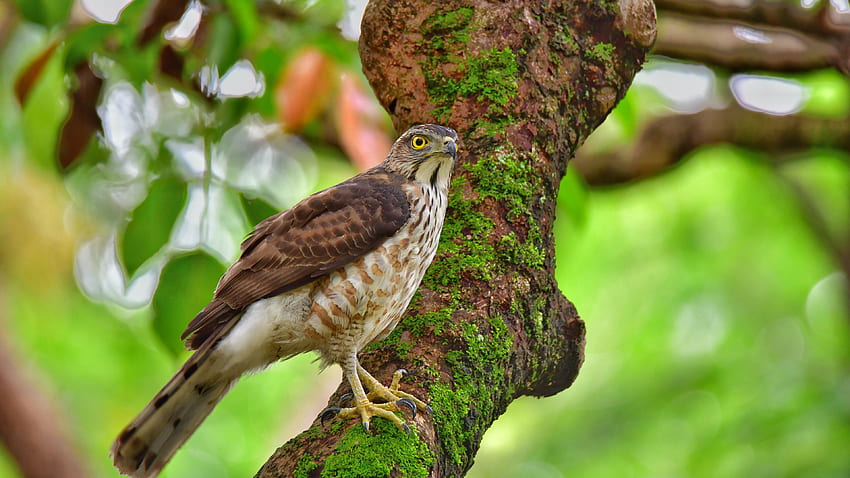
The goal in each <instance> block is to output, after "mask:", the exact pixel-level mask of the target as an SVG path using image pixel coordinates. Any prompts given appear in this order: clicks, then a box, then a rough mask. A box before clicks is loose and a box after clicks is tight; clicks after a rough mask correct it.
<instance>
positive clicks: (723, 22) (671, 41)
mask: <svg viewBox="0 0 850 478" xmlns="http://www.w3.org/2000/svg"><path fill="white" fill-rule="evenodd" d="M656 3H657V5H658V7H659V8H660V9H661V12H660V15H659V22H658V31H659V38H658V43H657V44H656V47H655V50H654V53H656V54H659V55H665V56H670V57H673V58H680V59H683V60H689V61H697V62H703V63H708V64H711V65H715V66H719V67H722V68H726V69H729V70H732V71H746V70H769V71H779V72H797V71H810V70H814V69H818V68H828V67H834V68H837V69H838V70H839V71H841V72H843V73H844V74H847V73H848V71H850V60H848V53H850V15H848V14H846V13H840V12H838V11H837V10H836V9H835V8H834V7H832V6H831V5H830V3H829V2H821V4H820V6H818V7H816V8H811V9H806V8H802V7H801V6H800V5H798V4H797V5H795V4H790V3H786V2H774V1H765V0H750V1H747V2H737V1H734V2H733V1H731V0H708V1H700V2H693V1H687V0H659V1H658V2H656Z"/></svg>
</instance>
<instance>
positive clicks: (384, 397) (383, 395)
mask: <svg viewBox="0 0 850 478" xmlns="http://www.w3.org/2000/svg"><path fill="white" fill-rule="evenodd" d="M357 373H358V375H359V376H360V380H362V381H363V385H364V386H365V387H366V388H367V389H369V393H368V394H367V395H366V398H368V399H369V401H371V402H375V401H381V402H387V403H389V402H398V401H401V400H405V399H407V400H409V401H410V402H411V403H412V404H413V406H414V407H413V416H414V417H416V412H417V410H425V411H427V412H428V413H429V414H430V413H431V407H429V406H428V404H426V403H425V402H423V401H422V400H419V399H418V398H416V397H415V396H413V395H411V394H409V393H407V392H402V391H401V390H399V388H398V384H399V382H400V381H401V379H402V377H404V376H405V375H407V370H404V369H400V370H396V371H395V373H394V374H393V380H392V382H390V386H389V387H385V386H384V385H383V384H381V382H379V381H378V380H376V379H375V377H373V376H372V375H371V374H370V373H369V372H367V371H366V369H364V368H363V367H358V369H357Z"/></svg>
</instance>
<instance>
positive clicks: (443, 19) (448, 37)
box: [423, 7, 475, 50]
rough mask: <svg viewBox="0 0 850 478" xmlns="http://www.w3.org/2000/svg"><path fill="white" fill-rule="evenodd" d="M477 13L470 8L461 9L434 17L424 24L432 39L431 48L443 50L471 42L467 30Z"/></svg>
mask: <svg viewBox="0 0 850 478" xmlns="http://www.w3.org/2000/svg"><path fill="white" fill-rule="evenodd" d="M473 13H475V11H474V10H473V9H472V8H469V7H463V8H459V9H457V10H453V11H450V12H446V13H437V14H435V15H432V16H431V17H429V18H428V19H427V20H425V23H424V24H423V27H424V30H425V31H426V32H428V33H429V34H430V35H432V36H433V38H430V43H429V44H430V46H431V47H432V48H434V49H436V50H442V49H444V48H445V47H446V45H449V44H458V43H460V44H464V43H466V42H468V41H469V38H470V31H469V28H467V27H468V26H469V24H470V22H471V20H472V14H473Z"/></svg>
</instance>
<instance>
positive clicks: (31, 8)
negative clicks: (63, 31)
mask: <svg viewBox="0 0 850 478" xmlns="http://www.w3.org/2000/svg"><path fill="white" fill-rule="evenodd" d="M15 3H16V4H17V6H18V11H20V12H21V16H23V17H24V18H25V19H27V20H28V21H30V22H33V23H38V24H39V25H44V26H45V27H47V28H51V27H54V26H56V25H58V24H60V23H65V22H66V21H67V19H68V13H69V12H70V10H71V3H72V2H71V0H17V1H16V2H15Z"/></svg>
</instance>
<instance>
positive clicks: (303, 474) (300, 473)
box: [292, 453, 319, 478]
mask: <svg viewBox="0 0 850 478" xmlns="http://www.w3.org/2000/svg"><path fill="white" fill-rule="evenodd" d="M318 467H319V463H318V462H317V461H316V460H314V459H313V456H312V455H310V454H309V453H305V454H304V455H303V456H302V457H301V459H300V460H298V463H297V464H296V465H295V471H293V472H292V477H293V478H309V476H310V472H311V471H313V470H315V469H316V468H318Z"/></svg>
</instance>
